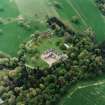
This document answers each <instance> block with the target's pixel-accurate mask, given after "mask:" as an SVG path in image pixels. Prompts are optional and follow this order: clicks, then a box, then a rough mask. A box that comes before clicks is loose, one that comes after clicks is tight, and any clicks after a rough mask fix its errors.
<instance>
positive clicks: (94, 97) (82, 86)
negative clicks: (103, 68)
mask: <svg viewBox="0 0 105 105" xmlns="http://www.w3.org/2000/svg"><path fill="white" fill-rule="evenodd" d="M73 88H74V89H72V90H70V91H69V94H67V95H66V96H65V97H64V99H62V101H61V102H60V103H59V105H104V104H105V92H104V89H105V79H104V78H103V79H101V78H98V79H97V80H95V81H91V82H89V81H87V82H85V83H84V82H81V83H79V84H77V85H76V86H75V87H73Z"/></svg>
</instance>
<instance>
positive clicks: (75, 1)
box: [0, 0, 105, 55]
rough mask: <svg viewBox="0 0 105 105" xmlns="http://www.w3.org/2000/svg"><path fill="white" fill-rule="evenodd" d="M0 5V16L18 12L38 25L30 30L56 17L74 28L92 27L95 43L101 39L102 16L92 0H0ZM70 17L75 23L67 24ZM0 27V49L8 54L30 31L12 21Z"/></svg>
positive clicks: (102, 36)
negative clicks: (57, 4)
mask: <svg viewBox="0 0 105 105" xmlns="http://www.w3.org/2000/svg"><path fill="white" fill-rule="evenodd" d="M55 1H56V2H58V3H59V4H60V5H61V8H60V9H59V8H56V7H55V6H54V2H55ZM5 7H6V8H5ZM0 8H4V12H0V17H3V18H4V19H8V18H12V19H14V20H15V18H16V17H17V16H18V15H23V16H24V17H26V18H28V19H30V20H33V21H34V22H33V23H34V24H36V25H37V27H38V28H34V30H33V31H36V30H45V29H46V25H45V22H46V17H47V16H56V17H59V18H60V19H62V20H64V22H65V23H66V24H67V25H70V26H71V27H72V28H75V29H76V30H77V31H81V30H84V29H85V28H87V27H92V28H93V30H94V31H95V32H96V37H97V41H98V42H100V41H102V40H104V38H105V33H104V30H105V17H103V16H102V14H101V13H100V11H99V10H98V8H97V7H96V5H95V2H94V0H53V1H52V0H1V1H0ZM73 16H78V17H79V18H80V22H79V24H78V25H76V24H73V23H71V18H72V17H73ZM0 29H2V30H3V35H0V51H4V52H6V53H9V54H10V55H16V52H17V50H18V48H19V45H20V43H21V42H22V41H23V40H24V39H26V38H27V37H28V36H29V35H30V32H27V31H25V30H23V29H21V28H20V27H18V26H17V24H16V22H15V21H14V22H12V23H7V24H5V25H0ZM15 39H16V40H15ZM5 42H6V43H5Z"/></svg>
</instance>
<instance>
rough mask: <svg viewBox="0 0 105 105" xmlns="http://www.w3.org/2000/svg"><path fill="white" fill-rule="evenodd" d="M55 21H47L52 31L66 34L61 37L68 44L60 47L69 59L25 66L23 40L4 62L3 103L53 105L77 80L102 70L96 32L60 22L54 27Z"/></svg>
mask: <svg viewBox="0 0 105 105" xmlns="http://www.w3.org/2000/svg"><path fill="white" fill-rule="evenodd" d="M56 24H57V23H56V22H55V21H54V24H52V22H51V24H49V27H50V28H52V29H53V30H54V33H55V34H59V35H65V33H68V35H69V36H68V35H67V36H66V37H65V38H64V43H65V42H66V43H68V44H69V45H70V48H69V49H65V48H64V47H63V46H62V47H61V49H62V50H63V51H64V52H65V53H66V54H67V55H68V59H66V60H64V61H60V62H57V63H55V64H53V65H52V67H49V68H39V67H36V68H30V67H27V66H26V65H25V64H26V61H25V59H24V57H25V52H27V49H26V47H25V44H24V43H23V44H22V45H21V48H20V51H19V52H18V57H17V58H14V59H12V58H11V59H12V60H10V61H11V62H12V63H11V66H9V65H10V64H8V65H7V67H10V68H9V70H10V71H9V73H8V75H5V76H4V77H3V78H1V81H0V98H1V99H2V100H4V105H56V104H57V103H58V102H59V101H58V100H60V99H61V98H62V96H63V95H65V93H66V92H67V91H68V90H69V89H70V87H71V86H72V85H73V84H75V83H76V82H77V81H80V80H82V79H88V78H94V77H96V76H99V75H102V74H103V73H104V72H105V59H104V57H105V55H103V51H104V50H102V49H103V48H104V47H103V46H101V45H97V44H96V42H95V33H94V32H93V31H92V30H91V29H87V30H85V31H84V32H81V33H74V32H72V31H71V33H70V30H69V29H68V28H67V27H64V26H62V25H63V24H61V26H62V27H61V28H60V29H59V30H57V29H56V28H57V27H56ZM29 53H31V54H32V51H31V52H29ZM4 65H6V64H5V62H4Z"/></svg>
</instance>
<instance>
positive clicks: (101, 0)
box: [96, 0, 105, 15]
mask: <svg viewBox="0 0 105 105" xmlns="http://www.w3.org/2000/svg"><path fill="white" fill-rule="evenodd" d="M96 4H97V6H98V8H99V9H100V11H101V12H102V14H103V15H105V0H96Z"/></svg>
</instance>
